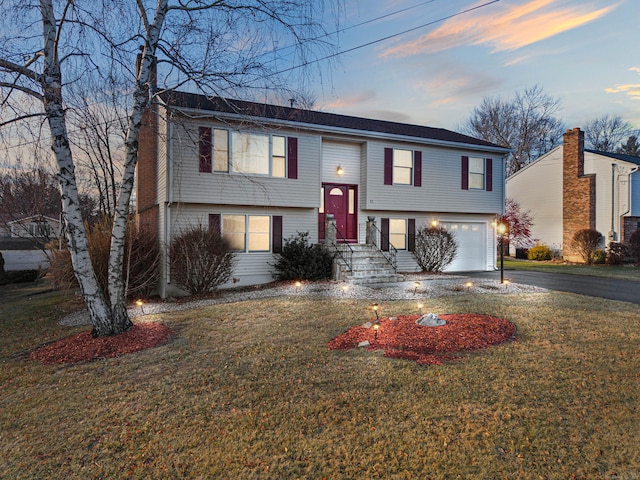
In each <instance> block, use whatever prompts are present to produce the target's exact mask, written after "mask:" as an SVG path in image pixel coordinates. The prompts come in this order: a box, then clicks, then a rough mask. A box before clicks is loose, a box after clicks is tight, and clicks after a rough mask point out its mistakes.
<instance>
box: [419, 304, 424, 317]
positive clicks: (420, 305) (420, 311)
mask: <svg viewBox="0 0 640 480" xmlns="http://www.w3.org/2000/svg"><path fill="white" fill-rule="evenodd" d="M422 307H424V305H422V304H421V303H419V304H418V314H419V315H420V316H422Z"/></svg>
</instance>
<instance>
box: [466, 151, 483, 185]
mask: <svg viewBox="0 0 640 480" xmlns="http://www.w3.org/2000/svg"><path fill="white" fill-rule="evenodd" d="M484 173H485V172H484V158H478V157H469V188H471V189H478V190H482V189H484Z"/></svg>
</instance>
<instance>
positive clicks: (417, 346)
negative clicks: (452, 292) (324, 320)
mask: <svg viewBox="0 0 640 480" xmlns="http://www.w3.org/2000/svg"><path fill="white" fill-rule="evenodd" d="M439 317H440V318H441V319H442V320H445V321H446V322H447V323H446V324H445V325H442V326H438V327H426V326H421V325H418V324H416V320H417V319H418V318H420V315H399V316H398V317H391V318H382V319H380V326H379V329H378V333H377V336H376V332H375V330H374V328H373V327H366V326H362V325H361V326H357V327H352V328H350V329H349V330H347V331H346V332H344V333H343V334H342V335H339V336H337V337H336V338H334V339H333V340H331V341H330V342H329V343H328V344H327V346H328V347H329V348H330V349H332V350H349V349H351V348H355V347H358V344H360V343H361V342H369V345H368V346H366V348H367V349H368V350H384V356H385V357H389V358H404V359H408V360H415V361H416V362H417V363H419V364H422V365H442V363H443V362H445V361H452V360H457V359H458V358H459V357H456V356H454V355H451V354H452V353H455V352H460V351H463V350H479V349H482V348H487V347H489V346H491V345H498V344H500V343H504V342H506V341H507V340H509V339H511V338H513V336H514V334H515V326H514V325H513V323H511V322H509V321H507V320H505V319H503V318H498V317H493V316H491V315H480V314H475V313H464V314H448V315H439ZM365 345H366V344H365Z"/></svg>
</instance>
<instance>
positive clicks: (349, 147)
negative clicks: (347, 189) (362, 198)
mask: <svg viewBox="0 0 640 480" xmlns="http://www.w3.org/2000/svg"><path fill="white" fill-rule="evenodd" d="M362 149H363V145H362V144H360V143H349V142H333V141H327V140H325V141H323V142H322V181H323V182H330V183H344V184H350V185H357V184H358V183H360V163H361V162H362ZM338 166H341V167H342V169H343V171H344V173H343V174H342V175H338V174H337V173H336V170H337V168H338Z"/></svg>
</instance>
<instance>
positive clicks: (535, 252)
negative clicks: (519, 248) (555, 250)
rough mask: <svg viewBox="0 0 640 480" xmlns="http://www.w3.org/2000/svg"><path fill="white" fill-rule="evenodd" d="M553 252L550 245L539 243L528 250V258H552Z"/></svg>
mask: <svg viewBox="0 0 640 480" xmlns="http://www.w3.org/2000/svg"><path fill="white" fill-rule="evenodd" d="M551 257H552V252H551V249H550V248H549V247H547V246H546V245H544V244H540V243H539V244H537V245H535V246H534V247H531V248H530V249H529V251H528V252H527V258H528V259H529V260H535V261H538V262H541V261H543V260H551Z"/></svg>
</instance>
